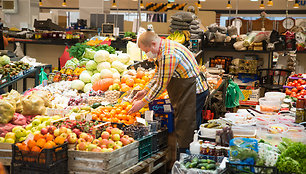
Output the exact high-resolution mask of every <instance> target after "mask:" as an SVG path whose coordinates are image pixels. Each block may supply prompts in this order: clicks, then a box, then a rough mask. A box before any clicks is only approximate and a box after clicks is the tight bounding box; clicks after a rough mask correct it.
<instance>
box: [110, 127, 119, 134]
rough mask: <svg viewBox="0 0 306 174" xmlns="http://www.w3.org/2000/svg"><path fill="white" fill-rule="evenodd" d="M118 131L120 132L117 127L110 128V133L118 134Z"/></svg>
mask: <svg viewBox="0 0 306 174" xmlns="http://www.w3.org/2000/svg"><path fill="white" fill-rule="evenodd" d="M119 133H120V129H118V128H113V129H112V130H111V134H119Z"/></svg>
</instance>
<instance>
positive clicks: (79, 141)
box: [78, 138, 86, 144]
mask: <svg viewBox="0 0 306 174" xmlns="http://www.w3.org/2000/svg"><path fill="white" fill-rule="evenodd" d="M81 142H83V143H85V142H86V140H85V139H84V138H79V139H78V143H79V144H80V143H81Z"/></svg>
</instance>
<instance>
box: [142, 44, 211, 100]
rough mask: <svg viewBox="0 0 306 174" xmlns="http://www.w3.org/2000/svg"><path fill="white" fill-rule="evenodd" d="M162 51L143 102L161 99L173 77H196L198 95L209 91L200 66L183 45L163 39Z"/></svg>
mask: <svg viewBox="0 0 306 174" xmlns="http://www.w3.org/2000/svg"><path fill="white" fill-rule="evenodd" d="M159 49H160V51H159V54H158V55H157V62H158V67H156V69H155V74H154V77H153V79H152V80H151V81H150V83H149V84H148V85H147V86H146V87H145V89H146V90H147V91H148V93H147V95H146V96H145V97H144V99H143V101H145V102H148V103H149V102H151V101H152V100H154V99H155V98H157V97H159V96H160V95H161V94H162V93H163V92H164V91H165V90H166V88H167V86H168V83H169V82H170V80H171V77H175V78H190V77H196V93H197V94H199V93H202V92H204V91H206V90H207V89H208V86H207V84H206V82H205V81H203V79H202V78H201V76H200V74H199V72H200V71H199V69H198V66H197V65H198V64H197V61H196V59H195V57H194V55H193V53H191V52H190V51H189V50H188V49H187V48H186V47H184V46H183V45H181V44H179V43H177V42H174V41H171V40H168V39H162V41H161V43H160V48H159Z"/></svg>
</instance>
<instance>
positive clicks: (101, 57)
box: [94, 50, 109, 63]
mask: <svg viewBox="0 0 306 174" xmlns="http://www.w3.org/2000/svg"><path fill="white" fill-rule="evenodd" d="M94 59H95V61H96V62H97V63H100V62H107V61H108V59H109V53H108V51H105V50H99V51H97V52H96V54H95V56H94Z"/></svg>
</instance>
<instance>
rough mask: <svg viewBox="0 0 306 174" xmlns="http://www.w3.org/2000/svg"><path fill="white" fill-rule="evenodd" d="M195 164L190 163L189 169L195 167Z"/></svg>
mask: <svg viewBox="0 0 306 174" xmlns="http://www.w3.org/2000/svg"><path fill="white" fill-rule="evenodd" d="M197 164H198V163H197V162H192V163H191V164H190V165H189V168H195V167H196V166H197Z"/></svg>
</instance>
